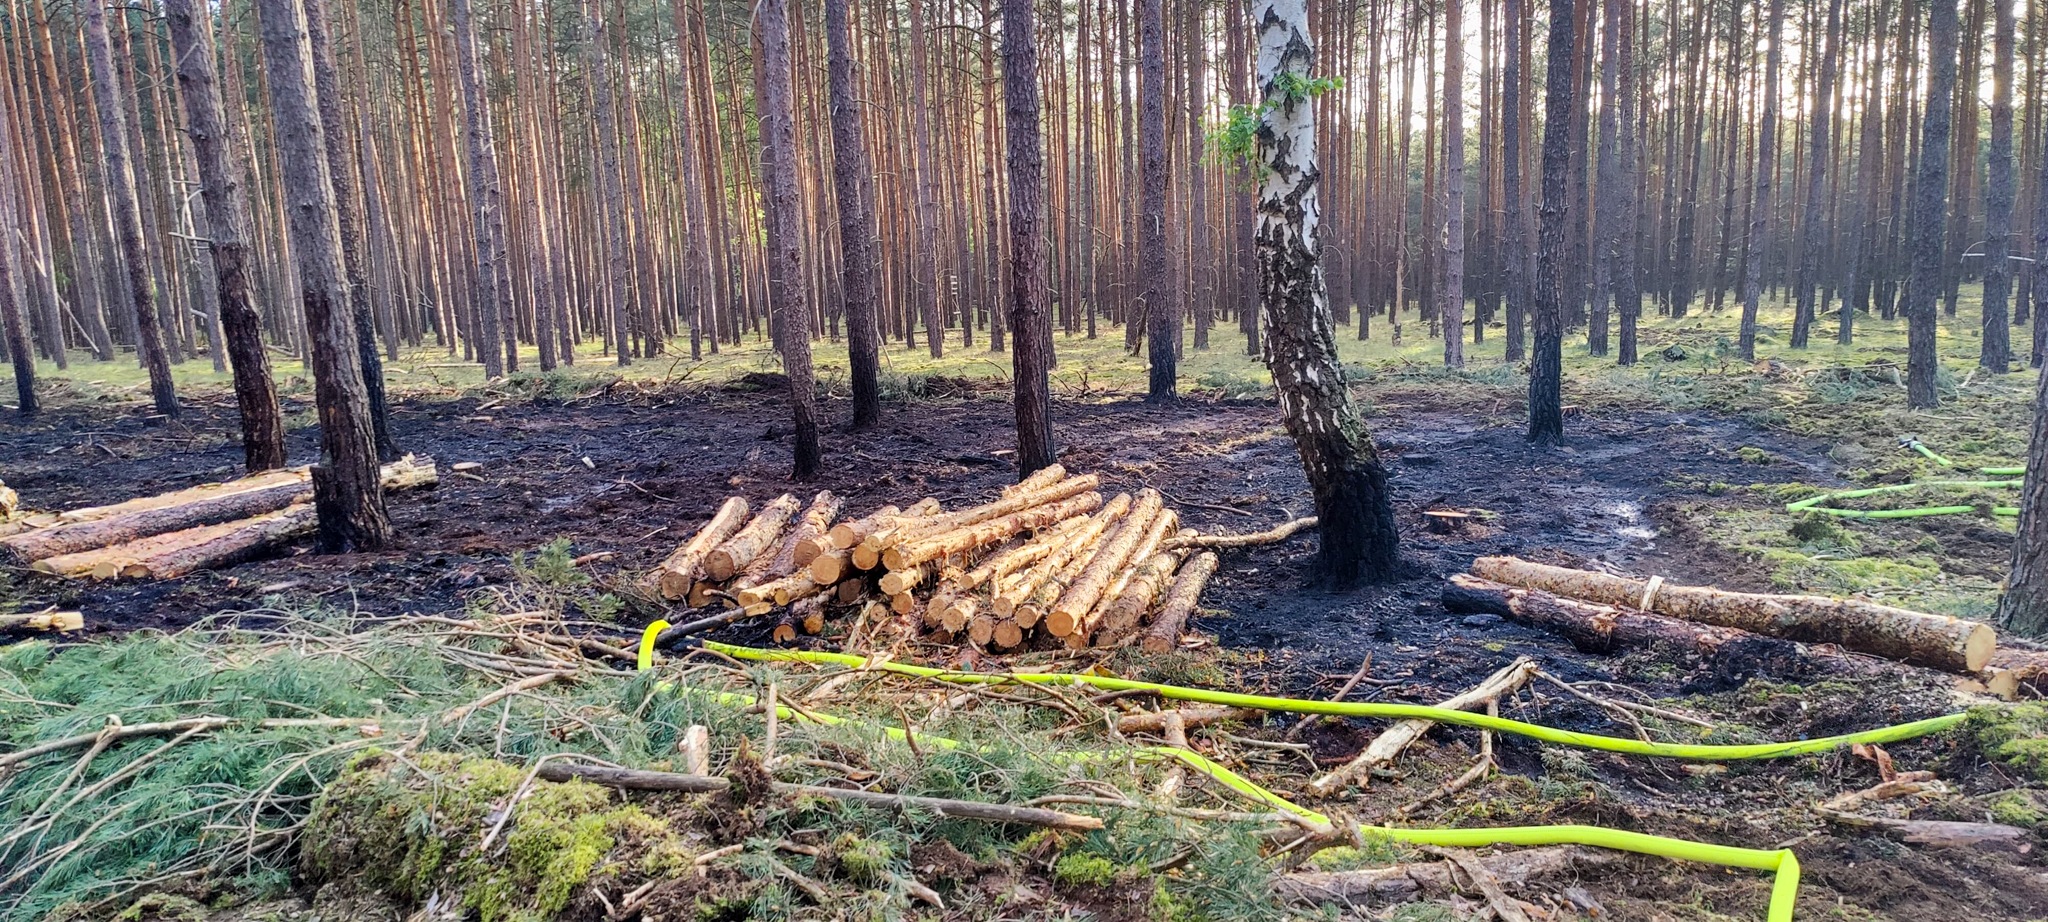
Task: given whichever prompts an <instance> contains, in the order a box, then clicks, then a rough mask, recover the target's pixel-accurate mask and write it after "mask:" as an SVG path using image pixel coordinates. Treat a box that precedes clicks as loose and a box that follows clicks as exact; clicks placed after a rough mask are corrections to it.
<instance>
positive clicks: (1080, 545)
mask: <svg viewBox="0 0 2048 922" xmlns="http://www.w3.org/2000/svg"><path fill="white" fill-rule="evenodd" d="M1130 508H1131V495H1130V494H1129V493H1118V494H1117V495H1116V496H1114V497H1111V498H1110V501H1109V502H1108V503H1106V504H1104V505H1103V507H1102V508H1101V509H1100V510H1098V511H1097V512H1096V513H1095V514H1094V515H1092V516H1089V518H1088V524H1086V525H1084V526H1082V527H1081V528H1080V530H1079V531H1077V532H1075V534H1074V535H1073V537H1072V539H1071V540H1068V541H1064V542H1062V543H1061V544H1060V545H1059V546H1058V547H1055V548H1054V549H1053V550H1052V552H1051V553H1048V554H1046V555H1045V557H1044V558H1042V559H1040V560H1039V561H1038V563H1037V564H1035V565H1033V566H1031V567H1028V568H1026V569H1022V570H1019V571H1016V572H1014V573H1012V574H1011V575H1010V576H1009V577H1008V578H1006V579H1002V580H998V581H997V584H996V587H995V590H994V591H993V592H991V593H990V595H991V596H992V600H993V607H994V608H995V612H996V614H998V615H1002V616H1004V617H1015V616H1016V614H1017V607H1018V606H1020V605H1023V604H1025V603H1028V602H1030V601H1031V599H1032V598H1033V597H1034V596H1035V595H1036V594H1037V592H1038V589H1039V587H1041V586H1043V585H1045V584H1046V583H1047V582H1048V581H1054V580H1059V581H1061V582H1064V581H1065V580H1064V579H1063V575H1064V574H1065V573H1066V572H1067V570H1068V568H1069V565H1071V564H1076V563H1081V564H1085V563H1086V562H1087V559H1088V556H1089V555H1090V554H1093V553H1094V552H1095V545H1096V544H1097V543H1098V542H1100V541H1101V540H1102V538H1103V536H1104V535H1106V534H1109V533H1110V530H1111V529H1113V528H1114V527H1115V526H1116V525H1117V523H1118V522H1119V521H1121V520H1122V519H1123V516H1124V514H1125V513H1127V512H1129V511H1130ZM1019 623H1020V624H1023V626H1024V627H1026V628H1029V627H1031V626H1033V625H1035V624H1037V623H1038V621H1037V616H1036V615H1035V614H1034V615H1033V616H1032V620H1031V621H1030V623H1028V624H1025V623H1023V622H1019Z"/></svg>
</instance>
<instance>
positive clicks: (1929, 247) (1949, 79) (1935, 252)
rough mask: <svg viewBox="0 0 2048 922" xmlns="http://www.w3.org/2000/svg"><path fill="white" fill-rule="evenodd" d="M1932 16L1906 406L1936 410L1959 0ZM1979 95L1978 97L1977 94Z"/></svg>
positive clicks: (1937, 2)
mask: <svg viewBox="0 0 2048 922" xmlns="http://www.w3.org/2000/svg"><path fill="white" fill-rule="evenodd" d="M1927 6H1928V17H1927V45H1928V56H1929V57H1928V77H1927V86H1928V94H1927V101H1926V103H1925V109H1926V111H1925V113H1924V114H1923V116H1922V117H1921V121H1920V173H1919V176H1918V178H1917V179H1915V180H1914V182H1915V183H1916V185H1915V186H1914V190H1913V196H1914V201H1913V216H1912V221H1911V227H1912V231H1911V233H1912V235H1913V242H1912V258H1913V277H1912V281H1911V282H1910V283H1908V285H1907V287H1906V306H1905V314H1906V405H1907V406H1909V407H1912V408H1913V409H1916V410H1931V409H1933V408H1934V407H1935V406H1936V405H1938V404H1939V403H1940V402H1941V399H1940V396H1939V395H1938V394H1936V393H1935V390H1934V376H1935V372H1936V371H1937V369H1938V368H1939V367H1940V364H1941V356H1940V354H1939V352H1937V350H1936V344H1935V336H1936V330H1935V314H1934V311H1935V307H1934V301H1935V297H1936V296H1937V295H1939V294H1940V293H1941V288H1942V250H1941V241H1942V230H1943V229H1942V224H1943V223H1944V222H1943V221H1942V215H1943V214H1944V213H1945V212H1946V210H1947V201H1948V183H1949V175H1948V167H1949V164H1948V149H1949V133H1950V125H1949V120H1950V114H1951V113H1950V106H1951V104H1952V103H1953V101H1954V97H1955V86H1956V31H1957V25H1956V0H1930V2H1929V3H1928V5H1927ZM1973 96H1974V94H1973Z"/></svg>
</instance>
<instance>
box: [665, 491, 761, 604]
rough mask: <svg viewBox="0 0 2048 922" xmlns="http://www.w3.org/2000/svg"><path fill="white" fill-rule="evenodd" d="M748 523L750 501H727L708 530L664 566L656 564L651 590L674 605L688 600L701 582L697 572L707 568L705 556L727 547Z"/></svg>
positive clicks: (713, 518) (696, 536)
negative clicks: (731, 538) (734, 533)
mask: <svg viewBox="0 0 2048 922" xmlns="http://www.w3.org/2000/svg"><path fill="white" fill-rule="evenodd" d="M746 521H747V501H746V499H745V498H744V497H739V496H735V497H732V498H730V499H727V500H726V501H725V503H724V504H723V505H721V506H719V507H718V512H716V513H714V514H713V515H712V516H711V521H709V522H706V523H704V527H703V528H700V529H698V530H697V534H695V535H693V536H692V537H691V538H690V540H688V541H685V542H683V544H682V545H681V546H680V547H677V548H676V549H675V550H674V551H673V552H671V553H670V554H669V555H668V556H667V557H665V558H662V561H661V563H659V564H656V565H655V567H654V569H653V570H651V571H649V572H648V574H647V579H646V583H647V585H648V587H649V588H651V589H653V590H654V591H656V592H658V593H660V594H661V597H662V598H664V599H668V600H669V601H671V602H673V601H676V600H678V599H683V598H688V597H689V595H690V587H691V585H693V584H694V583H696V582H697V573H698V571H699V570H701V569H702V568H703V566H704V558H705V556H706V555H708V554H710V553H711V550H712V549H713V548H716V547H717V546H719V545H720V544H723V543H724V542H725V539H727V538H730V537H732V535H733V532H736V531H739V530H740V526H741V525H743V524H745V523H746Z"/></svg>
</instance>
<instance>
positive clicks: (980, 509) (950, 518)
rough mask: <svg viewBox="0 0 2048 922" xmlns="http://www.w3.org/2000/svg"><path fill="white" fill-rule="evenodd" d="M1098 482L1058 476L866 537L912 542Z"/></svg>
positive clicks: (1092, 476) (1055, 498) (1055, 499)
mask: <svg viewBox="0 0 2048 922" xmlns="http://www.w3.org/2000/svg"><path fill="white" fill-rule="evenodd" d="M1101 485H1102V478H1101V477H1099V476H1097V475H1095V474H1083V475H1081V476H1079V477H1069V478H1067V479H1066V480H1062V481H1060V482H1058V483H1055V484H1052V485H1051V486H1047V487H1042V488H1039V489H1037V490H1033V491H1030V492H1028V493H1017V494H1015V495H1011V496H1006V497H1003V498H1002V499H999V500H996V501H995V502H993V503H986V504H983V505H980V506H974V507H971V508H967V509H962V510H960V511H958V512H950V513H947V514H945V515H941V516H935V517H934V518H933V519H932V520H931V521H929V522H924V523H920V524H918V525H916V526H915V527H913V528H911V529H908V530H904V529H899V530H898V531H897V532H896V533H895V534H892V535H876V536H872V537H871V538H870V540H881V541H885V542H888V544H891V545H895V546H901V545H904V544H910V543H916V542H919V541H922V540H924V539H927V538H930V537H933V536H935V535H939V534H943V533H946V532H951V531H956V530H958V529H961V528H965V527H967V526H969V525H976V524H979V523H982V522H987V521H991V520H994V519H1000V518H1003V517H1005V516H1008V515H1011V514H1013V513H1018V512H1023V511H1025V510H1027V509H1031V508H1033V507H1036V506H1043V505H1046V504H1047V503H1054V502H1058V501H1060V500H1063V499H1067V498H1068V497H1072V496H1079V495H1081V494H1083V493H1087V492H1089V491H1091V490H1094V489H1095V488H1096V487H1099V486H1101ZM863 543H866V542H863ZM886 547H887V545H885V550H886ZM883 558H884V559H883V562H884V563H888V560H887V554H886V553H885V554H884V555H883ZM889 565H890V566H891V567H892V568H893V567H894V566H895V565H894V564H889Z"/></svg>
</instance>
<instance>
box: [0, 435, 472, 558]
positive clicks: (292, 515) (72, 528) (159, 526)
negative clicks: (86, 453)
mask: <svg viewBox="0 0 2048 922" xmlns="http://www.w3.org/2000/svg"><path fill="white" fill-rule="evenodd" d="M439 479H440V478H439V475H438V472H437V471H436V469H435V466H434V462H433V459H431V458H416V457H414V456H411V455H408V456H406V457H405V458H402V459H400V460H398V461H394V462H392V463H390V464H387V465H384V467H383V469H382V481H383V486H384V489H385V490H387V491H398V490H409V489H415V488H419V487H426V486H432V485H434V484H436V483H438V482H439ZM312 498H313V487H312V480H311V476H310V473H309V469H307V468H299V469H296V470H287V471H269V472H265V473H263V474H259V475H256V476H253V477H245V478H242V479H241V480H237V481H232V482H230V483H227V484H210V485H207V486H204V487H194V488H190V489H186V490H179V491H176V492H174V493H167V494H163V495H160V496H150V497H143V498H140V499H136V500H130V501H128V502H125V503H118V504H115V505H112V506H100V507H94V508H91V509H81V510H75V511H73V512H70V513H64V514H62V515H59V516H56V517H54V518H52V519H49V520H47V522H48V524H46V525H44V526H43V527H39V528H33V529H31V530H28V531H24V532H19V533H16V534H13V535H9V536H7V537H5V538H0V556H5V557H6V558H8V559H10V560H12V561H14V562H17V563H25V564H28V565H29V566H30V567H31V568H32V569H35V570H37V571H39V572H42V573H48V574H50V575H52V576H59V577H65V578H74V579H75V578H91V579H98V580H107V579H176V578H177V577H180V576H184V575H186V574H188V573H193V572H196V571H199V570H207V569H214V568H217V567H226V566H233V565H234V564H237V563H242V562H244V561H247V560H251V559H254V558H256V557H260V556H262V555H263V554H265V553H268V552H270V551H272V550H273V549H275V548H276V547H277V546H278V545H281V544H284V543H286V542H288V541H292V540H295V539H297V538H301V537H304V536H305V535H308V534H311V533H312V532H313V530H314V528H315V527H316V526H317V524H318V517H317V516H316V515H315V513H314V510H313V504H312Z"/></svg>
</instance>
